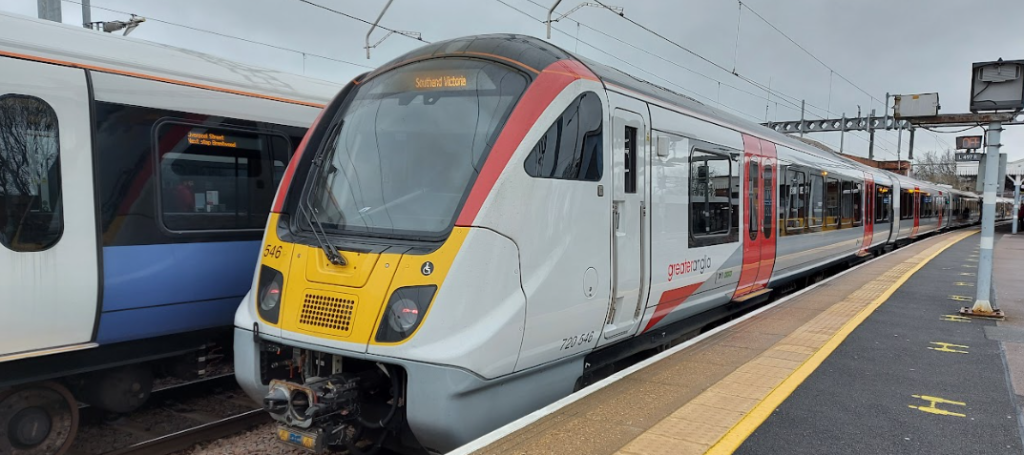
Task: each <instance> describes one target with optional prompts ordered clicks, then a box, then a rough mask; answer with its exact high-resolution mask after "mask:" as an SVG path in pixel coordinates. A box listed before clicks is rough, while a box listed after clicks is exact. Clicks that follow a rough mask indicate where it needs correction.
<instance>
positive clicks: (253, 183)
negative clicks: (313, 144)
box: [156, 122, 290, 231]
mask: <svg viewBox="0 0 1024 455" xmlns="http://www.w3.org/2000/svg"><path fill="white" fill-rule="evenodd" d="M156 133H157V134H156V137H157V144H158V145H157V153H158V154H159V163H160V167H159V181H160V194H161V198H160V203H161V211H160V214H161V219H162V221H163V224H164V226H165V227H166V228H167V229H168V230H170V231H231V230H247V229H263V228H264V227H265V226H266V222H267V216H268V215H269V212H270V206H271V204H272V202H273V200H274V195H275V193H276V190H277V184H278V182H279V181H280V176H281V175H283V173H284V169H285V167H286V166H287V163H288V155H289V151H290V147H289V143H288V140H287V139H286V138H285V137H284V136H279V135H272V134H263V133H257V132H254V131H248V130H241V129H227V128H211V127H207V126H204V125H196V124H184V123H178V122H163V123H160V124H159V125H158V126H157V128H156Z"/></svg>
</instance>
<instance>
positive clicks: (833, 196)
mask: <svg viewBox="0 0 1024 455" xmlns="http://www.w3.org/2000/svg"><path fill="white" fill-rule="evenodd" d="M841 203H842V200H841V199H840V185H839V180H837V179H835V178H832V177H828V178H826V179H825V227H826V228H831V229H839V227H840V213H839V212H840V208H841V207H840V204H841Z"/></svg>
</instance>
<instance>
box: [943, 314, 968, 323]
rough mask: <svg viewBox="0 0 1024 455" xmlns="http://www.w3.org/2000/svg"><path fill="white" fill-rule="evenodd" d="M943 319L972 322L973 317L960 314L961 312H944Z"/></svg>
mask: <svg viewBox="0 0 1024 455" xmlns="http://www.w3.org/2000/svg"><path fill="white" fill-rule="evenodd" d="M942 320H943V321H946V322H967V323H970V322H971V318H969V317H966V316H960V315H959V314H944V315H942Z"/></svg>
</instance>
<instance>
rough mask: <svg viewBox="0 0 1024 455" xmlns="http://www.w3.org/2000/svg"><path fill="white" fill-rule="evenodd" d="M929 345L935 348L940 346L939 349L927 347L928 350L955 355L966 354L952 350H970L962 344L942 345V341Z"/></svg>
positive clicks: (965, 352)
mask: <svg viewBox="0 0 1024 455" xmlns="http://www.w3.org/2000/svg"><path fill="white" fill-rule="evenodd" d="M929 344H934V345H936V346H941V347H938V348H933V347H931V346H928V349H931V350H933V351H939V352H953V353H957V354H967V351H960V350H956V349H952V348H960V349H970V348H971V347H970V346H964V345H962V344H953V343H944V342H942V341H932V342H931V343H929Z"/></svg>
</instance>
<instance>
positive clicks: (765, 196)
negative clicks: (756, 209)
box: [761, 164, 775, 239]
mask: <svg viewBox="0 0 1024 455" xmlns="http://www.w3.org/2000/svg"><path fill="white" fill-rule="evenodd" d="M773 171H774V169H772V165H770V164H766V165H765V166H764V171H763V173H762V174H761V200H762V201H764V202H763V203H762V205H763V206H764V207H762V211H763V212H764V215H763V216H762V217H761V219H762V220H763V221H762V222H761V231H762V232H763V233H764V238H766V239H770V238H772V196H774V195H773V194H772V190H773V189H774V187H775V185H773V184H772V182H773V181H774V177H775V174H774V172H773Z"/></svg>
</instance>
